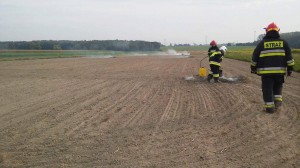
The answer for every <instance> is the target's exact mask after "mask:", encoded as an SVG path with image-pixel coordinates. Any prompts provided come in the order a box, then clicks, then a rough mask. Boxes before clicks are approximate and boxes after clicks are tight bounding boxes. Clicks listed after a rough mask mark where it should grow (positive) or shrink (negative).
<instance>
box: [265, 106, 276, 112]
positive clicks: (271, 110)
mask: <svg viewBox="0 0 300 168" xmlns="http://www.w3.org/2000/svg"><path fill="white" fill-rule="evenodd" d="M266 112H267V113H274V112H275V108H274V107H271V108H266Z"/></svg>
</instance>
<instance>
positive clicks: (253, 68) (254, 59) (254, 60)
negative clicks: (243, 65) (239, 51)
mask: <svg viewBox="0 0 300 168" xmlns="http://www.w3.org/2000/svg"><path fill="white" fill-rule="evenodd" d="M261 46H262V42H260V43H259V44H258V45H257V46H256V48H255V49H254V51H253V54H252V60H251V66H250V68H251V73H255V74H256V69H257V68H256V66H257V62H258V59H259V55H260V52H261Z"/></svg>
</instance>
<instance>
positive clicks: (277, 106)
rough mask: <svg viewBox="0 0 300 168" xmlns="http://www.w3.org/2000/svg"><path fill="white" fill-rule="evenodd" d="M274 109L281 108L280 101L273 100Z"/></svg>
mask: <svg viewBox="0 0 300 168" xmlns="http://www.w3.org/2000/svg"><path fill="white" fill-rule="evenodd" d="M274 103H275V109H278V108H280V107H281V106H282V101H276V100H275V102H274Z"/></svg>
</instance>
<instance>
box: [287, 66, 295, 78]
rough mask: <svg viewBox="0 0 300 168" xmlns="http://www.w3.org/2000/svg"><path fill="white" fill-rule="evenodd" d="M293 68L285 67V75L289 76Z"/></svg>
mask: <svg viewBox="0 0 300 168" xmlns="http://www.w3.org/2000/svg"><path fill="white" fill-rule="evenodd" d="M293 69H294V68H293V67H292V66H288V67H287V76H291V74H292V71H293Z"/></svg>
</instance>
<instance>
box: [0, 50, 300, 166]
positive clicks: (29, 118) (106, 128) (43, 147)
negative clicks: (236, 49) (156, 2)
mask: <svg viewBox="0 0 300 168" xmlns="http://www.w3.org/2000/svg"><path fill="white" fill-rule="evenodd" d="M204 55H205V53H194V56H193V57H191V58H172V57H158V56H153V57H126V58H125V57H119V58H110V59H97V58H76V59H49V60H26V61H2V62H0V167H114V168H115V167H119V168H123V167H137V168H138V167H151V168H154V167H172V168H174V167H180V168H183V167H213V168H219V167H220V168H223V167H230V168H239V167H251V168H252V167H263V168H266V167H272V168H273V167H280V168H290V167H291V168H293V167H295V168H296V167H300V159H299V158H300V122H299V121H300V119H299V113H300V85H299V83H300V74H299V73H293V76H292V77H290V78H288V79H287V80H286V83H285V85H284V92H283V96H284V104H283V108H282V109H281V110H280V111H279V112H277V113H275V114H266V113H264V112H263V111H262V104H263V100H262V93H261V90H260V78H259V77H258V76H256V75H253V74H250V72H249V63H245V62H240V61H235V60H229V59H225V60H224V61H223V63H222V66H223V70H224V74H225V76H228V77H232V76H243V77H244V78H245V79H246V80H245V81H244V82H241V83H234V84H230V83H220V84H209V83H207V82H204V81H203V82H199V81H196V82H195V81H185V80H184V79H183V77H185V76H191V75H196V74H197V71H198V68H199V67H198V63H199V60H200V59H201V58H203V56H204ZM206 62H207V61H206ZM206 65H207V64H206Z"/></svg>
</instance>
